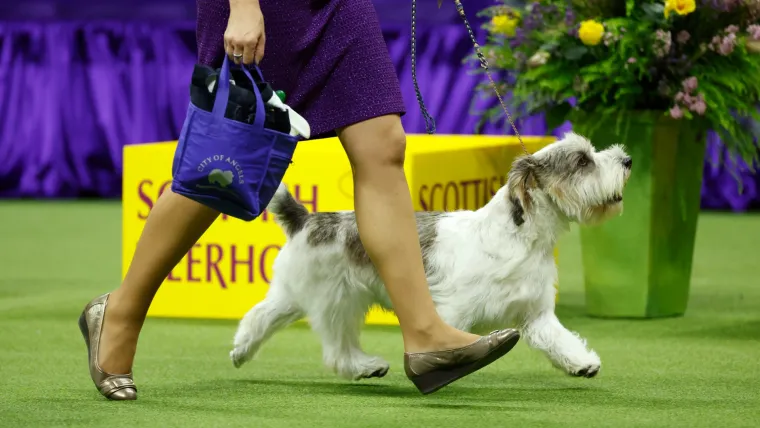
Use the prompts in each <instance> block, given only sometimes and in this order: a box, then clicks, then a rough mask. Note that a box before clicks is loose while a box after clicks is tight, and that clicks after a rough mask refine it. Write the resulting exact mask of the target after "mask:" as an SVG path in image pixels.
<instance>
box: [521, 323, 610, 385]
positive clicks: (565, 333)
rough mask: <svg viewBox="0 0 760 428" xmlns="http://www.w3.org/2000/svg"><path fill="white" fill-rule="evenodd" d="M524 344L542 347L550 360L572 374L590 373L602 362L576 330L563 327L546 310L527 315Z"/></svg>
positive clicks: (595, 370)
mask: <svg viewBox="0 0 760 428" xmlns="http://www.w3.org/2000/svg"><path fill="white" fill-rule="evenodd" d="M522 330H523V331H522V334H523V337H525V339H526V341H527V342H528V345H529V346H531V347H532V348H535V349H538V350H540V351H542V352H543V353H544V354H545V355H546V356H547V357H548V358H549V360H550V361H551V362H552V364H553V365H554V366H555V367H557V368H559V369H562V370H564V371H565V372H566V373H568V374H570V375H572V376H583V377H594V376H596V374H597V373H599V370H600V368H601V365H602V362H601V360H600V359H599V356H598V355H597V354H596V352H594V351H593V350H589V349H587V348H586V341H585V340H584V339H583V338H581V337H580V336H579V335H578V334H577V333H575V332H572V331H569V330H568V329H566V328H565V327H564V326H563V325H562V324H561V323H560V322H559V320H558V319H557V316H556V315H554V312H553V311H550V310H547V311H544V312H541V313H539V314H538V316H536V317H534V318H532V319H530V320H529V321H528V322H527V323H526V324H525V325H524V327H523V329H522Z"/></svg>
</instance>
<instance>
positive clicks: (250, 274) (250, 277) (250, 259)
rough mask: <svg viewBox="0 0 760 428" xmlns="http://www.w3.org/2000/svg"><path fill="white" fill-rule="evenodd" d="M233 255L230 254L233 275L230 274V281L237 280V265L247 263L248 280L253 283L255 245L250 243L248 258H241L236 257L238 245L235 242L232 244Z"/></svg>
mask: <svg viewBox="0 0 760 428" xmlns="http://www.w3.org/2000/svg"><path fill="white" fill-rule="evenodd" d="M231 251H232V252H231V255H230V265H231V266H230V269H231V275H230V281H231V282H235V281H236V278H237V265H240V264H245V265H248V282H249V283H253V245H248V260H239V259H237V258H236V257H235V255H236V253H237V246H235V244H232V248H231Z"/></svg>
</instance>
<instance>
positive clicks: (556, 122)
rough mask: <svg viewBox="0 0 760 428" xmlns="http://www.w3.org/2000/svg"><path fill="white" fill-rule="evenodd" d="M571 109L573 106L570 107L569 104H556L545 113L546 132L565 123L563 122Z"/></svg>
mask: <svg viewBox="0 0 760 428" xmlns="http://www.w3.org/2000/svg"><path fill="white" fill-rule="evenodd" d="M572 108H573V106H571V105H570V103H562V104H557V105H555V106H553V107H552V108H550V109H549V110H547V111H546V128H547V129H548V130H553V129H555V128H557V127H559V126H560V125H562V124H563V123H565V120H567V116H568V114H570V110H571V109H572Z"/></svg>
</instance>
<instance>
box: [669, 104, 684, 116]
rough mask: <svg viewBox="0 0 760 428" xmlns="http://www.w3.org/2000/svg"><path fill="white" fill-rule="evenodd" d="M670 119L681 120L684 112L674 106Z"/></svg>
mask: <svg viewBox="0 0 760 428" xmlns="http://www.w3.org/2000/svg"><path fill="white" fill-rule="evenodd" d="M670 117H672V118H673V119H680V118H682V117H683V111H681V107H678V106H673V108H671V109H670Z"/></svg>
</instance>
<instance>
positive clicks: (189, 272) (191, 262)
mask: <svg viewBox="0 0 760 428" xmlns="http://www.w3.org/2000/svg"><path fill="white" fill-rule="evenodd" d="M200 246H201V244H195V245H193V246H192V247H191V248H190V250H188V252H187V282H201V279H200V278H193V265H194V264H198V263H200V262H201V261H200V259H194V258H193V248H195V247H200Z"/></svg>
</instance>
